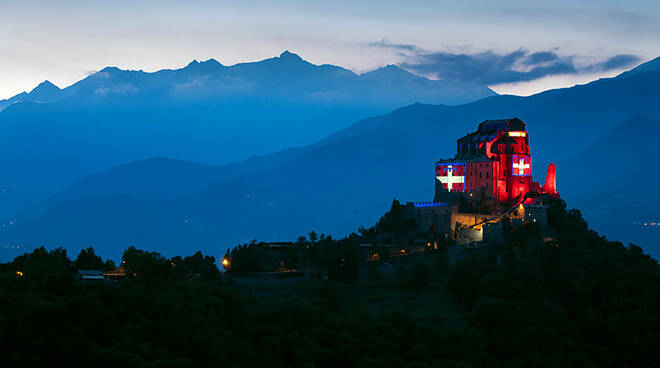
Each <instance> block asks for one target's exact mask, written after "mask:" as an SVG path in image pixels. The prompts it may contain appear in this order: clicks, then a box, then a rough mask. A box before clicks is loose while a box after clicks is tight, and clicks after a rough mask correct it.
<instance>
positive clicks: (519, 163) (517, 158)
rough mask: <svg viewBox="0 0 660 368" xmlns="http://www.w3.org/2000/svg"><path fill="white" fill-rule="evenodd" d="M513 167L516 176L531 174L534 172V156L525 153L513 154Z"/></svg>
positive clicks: (512, 172) (512, 171)
mask: <svg viewBox="0 0 660 368" xmlns="http://www.w3.org/2000/svg"><path fill="white" fill-rule="evenodd" d="M511 161H512V162H513V168H512V169H511V174H513V175H514V176H529V175H530V174H531V173H532V158H531V157H530V156H525V155H513V156H512V157H511Z"/></svg>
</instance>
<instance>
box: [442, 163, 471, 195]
mask: <svg viewBox="0 0 660 368" xmlns="http://www.w3.org/2000/svg"><path fill="white" fill-rule="evenodd" d="M435 177H436V178H437V179H438V181H440V183H442V187H443V188H445V189H447V190H448V191H450V192H464V191H465V164H438V165H436V167H435Z"/></svg>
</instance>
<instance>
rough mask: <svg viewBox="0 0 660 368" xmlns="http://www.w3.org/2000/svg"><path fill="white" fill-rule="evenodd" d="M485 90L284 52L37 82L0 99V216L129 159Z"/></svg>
mask: <svg viewBox="0 0 660 368" xmlns="http://www.w3.org/2000/svg"><path fill="white" fill-rule="evenodd" d="M492 95H495V93H494V92H493V91H492V90H490V89H489V88H488V87H486V86H481V85H472V84H467V83H454V82H447V81H436V80H429V79H426V78H422V77H419V76H416V75H413V74H411V73H409V72H407V71H405V70H403V69H400V68H398V67H396V66H393V65H390V66H386V67H383V68H380V69H377V70H374V71H371V72H368V73H364V74H356V73H353V72H352V71H350V70H347V69H344V68H341V67H337V66H333V65H314V64H311V63H309V62H307V61H305V60H303V59H302V58H301V57H299V56H298V55H295V54H293V53H290V52H288V51H286V52H284V53H282V54H281V55H280V56H279V57H274V58H270V59H266V60H262V61H259V62H252V63H241V64H236V65H232V66H225V65H222V64H221V63H219V62H218V61H216V60H213V59H210V60H207V61H204V62H197V61H193V62H191V63H190V64H189V65H187V66H186V67H184V68H181V69H176V70H160V71H157V72H154V73H147V72H143V71H133V70H121V69H118V68H116V67H107V68H104V69H102V70H100V71H98V72H96V73H93V74H91V75H89V76H88V77H86V78H84V79H83V80H81V81H79V82H77V83H75V84H73V85H71V86H69V87H67V88H64V89H59V88H58V87H56V86H54V85H53V84H51V83H50V82H44V83H42V84H40V85H39V86H38V87H37V88H35V89H34V90H33V91H31V92H30V93H22V94H19V95H17V96H15V97H13V98H11V99H8V100H5V101H1V102H0V109H3V107H4V109H3V110H2V111H1V112H0V165H1V167H2V168H3V175H2V176H0V188H3V189H4V192H3V193H6V194H5V195H3V197H4V198H2V200H1V201H0V216H8V215H13V214H14V213H15V212H17V211H19V210H23V209H27V208H29V207H30V206H32V205H34V204H36V203H37V201H38V200H42V199H45V198H47V197H48V196H50V195H53V194H55V193H57V192H58V191H60V190H62V189H64V188H65V187H66V186H67V185H69V184H71V183H72V182H73V181H75V180H76V179H78V178H79V177H81V176H83V175H85V174H89V173H93V172H97V171H99V170H103V169H107V168H109V167H112V166H116V165H120V164H123V163H127V162H131V161H135V160H143V159H148V158H151V157H156V156H167V157H176V158H179V159H184V160H193V161H200V162H207V163H210V164H215V165H219V164H227V163H231V162H235V161H238V160H242V159H246V158H248V157H251V156H254V155H263V154H267V153H271V152H274V151H278V150H282V149H286V148H289V147H299V146H305V145H308V144H310V143H312V142H314V141H318V140H319V139H322V138H323V137H325V136H327V135H328V134H330V133H332V132H335V131H337V130H339V129H342V128H345V127H347V126H348V125H350V124H351V123H353V122H354V121H356V120H358V119H361V118H364V117H367V116H371V115H375V114H382V113H386V112H388V111H391V110H392V109H395V108H397V107H400V106H404V105H407V104H411V103H415V102H425V103H434V104H438V103H441V104H458V103H464V102H468V101H474V100H477V99H479V98H482V97H486V96H492Z"/></svg>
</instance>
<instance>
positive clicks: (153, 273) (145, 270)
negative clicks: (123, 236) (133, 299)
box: [122, 246, 172, 285]
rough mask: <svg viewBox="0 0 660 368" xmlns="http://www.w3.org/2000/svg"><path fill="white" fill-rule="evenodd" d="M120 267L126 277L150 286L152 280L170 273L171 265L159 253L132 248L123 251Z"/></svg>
mask: <svg viewBox="0 0 660 368" xmlns="http://www.w3.org/2000/svg"><path fill="white" fill-rule="evenodd" d="M122 265H123V266H124V268H125V269H126V273H127V275H128V277H130V278H135V279H137V280H140V281H143V282H145V283H146V284H148V285H151V283H152V281H153V280H154V279H156V278H158V277H164V276H167V275H168V274H170V273H171V271H172V264H171V263H170V262H169V261H168V260H167V259H165V257H163V256H161V255H160V254H159V253H156V252H149V251H144V250H140V249H136V248H135V247H133V246H131V247H129V248H128V249H126V250H125V251H124V254H123V255H122Z"/></svg>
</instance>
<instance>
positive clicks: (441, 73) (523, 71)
mask: <svg viewBox="0 0 660 368" xmlns="http://www.w3.org/2000/svg"><path fill="white" fill-rule="evenodd" d="M369 45H370V46H374V47H385V48H391V49H395V50H406V51H409V52H407V53H405V54H403V56H404V62H402V63H401V64H400V65H401V66H402V67H404V68H406V69H408V70H410V71H412V72H416V73H418V74H424V75H431V76H434V77H436V78H439V79H445V80H455V81H462V82H473V83H480V84H486V85H495V84H501V83H512V82H524V81H532V80H535V79H539V78H543V77H547V76H552V75H565V74H585V73H598V72H606V71H610V70H614V69H621V68H625V67H629V66H632V65H634V64H636V63H638V62H639V61H640V60H641V59H640V57H638V56H636V55H627V54H621V55H615V56H612V57H611V58H609V59H607V60H605V61H602V62H598V63H593V64H588V65H580V64H578V63H576V59H577V58H578V57H577V56H576V55H571V56H561V55H559V54H557V50H548V51H537V52H530V51H528V50H526V49H522V48H521V49H518V50H515V51H512V52H509V53H505V54H498V53H495V52H494V51H491V50H489V51H485V52H481V53H474V54H468V53H452V52H442V51H426V50H423V49H421V48H419V47H417V46H415V45H402V44H393V43H391V42H389V41H387V40H385V39H383V40H381V41H378V42H372V43H370V44H369ZM400 55H401V54H400Z"/></svg>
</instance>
